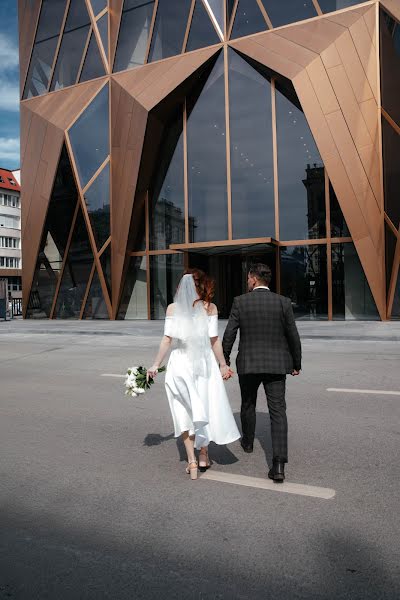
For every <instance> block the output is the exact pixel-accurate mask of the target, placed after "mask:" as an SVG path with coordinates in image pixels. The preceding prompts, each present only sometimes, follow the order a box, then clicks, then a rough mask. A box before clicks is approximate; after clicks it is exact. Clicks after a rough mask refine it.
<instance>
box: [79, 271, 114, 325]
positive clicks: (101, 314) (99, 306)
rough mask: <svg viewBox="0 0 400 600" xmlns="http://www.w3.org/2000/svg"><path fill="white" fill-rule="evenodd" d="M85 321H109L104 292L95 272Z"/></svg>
mask: <svg viewBox="0 0 400 600" xmlns="http://www.w3.org/2000/svg"><path fill="white" fill-rule="evenodd" d="M83 318H84V319H108V318H109V317H108V312H107V305H106V303H105V300H104V295H103V290H102V289H101V285H100V279H99V276H98V274H97V271H95V273H94V276H93V280H92V283H91V285H90V291H89V295H88V297H87V301H86V305H85V310H84V313H83Z"/></svg>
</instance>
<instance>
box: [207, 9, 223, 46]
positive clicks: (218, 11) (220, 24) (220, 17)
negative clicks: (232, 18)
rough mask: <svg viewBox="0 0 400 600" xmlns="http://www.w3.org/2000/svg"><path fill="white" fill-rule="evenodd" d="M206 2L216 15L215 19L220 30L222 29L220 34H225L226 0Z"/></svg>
mask: <svg viewBox="0 0 400 600" xmlns="http://www.w3.org/2000/svg"><path fill="white" fill-rule="evenodd" d="M205 2H206V4H207V5H208V7H209V9H210V10H211V12H212V14H213V15H214V17H215V20H216V21H217V24H218V27H219V30H220V35H221V37H223V36H224V2H225V0H205Z"/></svg>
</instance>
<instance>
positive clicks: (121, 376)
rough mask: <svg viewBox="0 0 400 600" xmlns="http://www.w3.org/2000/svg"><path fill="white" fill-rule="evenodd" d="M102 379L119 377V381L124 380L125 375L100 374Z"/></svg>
mask: <svg viewBox="0 0 400 600" xmlns="http://www.w3.org/2000/svg"><path fill="white" fill-rule="evenodd" d="M101 376H102V377H119V378H121V379H124V377H125V375H120V374H119V373H102V374H101Z"/></svg>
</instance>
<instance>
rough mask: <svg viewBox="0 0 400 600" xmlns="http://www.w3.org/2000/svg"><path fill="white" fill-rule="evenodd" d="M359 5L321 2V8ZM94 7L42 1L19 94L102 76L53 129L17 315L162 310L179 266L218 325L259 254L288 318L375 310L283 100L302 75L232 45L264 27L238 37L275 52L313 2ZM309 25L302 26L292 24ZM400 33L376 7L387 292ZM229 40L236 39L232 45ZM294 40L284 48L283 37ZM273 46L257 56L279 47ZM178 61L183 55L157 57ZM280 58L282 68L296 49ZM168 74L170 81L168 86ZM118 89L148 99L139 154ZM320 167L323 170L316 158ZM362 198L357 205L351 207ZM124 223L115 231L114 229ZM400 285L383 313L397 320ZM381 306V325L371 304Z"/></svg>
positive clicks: (348, 236) (399, 222) (312, 12)
mask: <svg viewBox="0 0 400 600" xmlns="http://www.w3.org/2000/svg"><path fill="white" fill-rule="evenodd" d="M357 3H358V2H354V1H352V0H337V1H336V0H319V6H320V8H321V10H322V12H323V13H329V12H331V11H336V10H340V9H342V8H348V7H351V6H352V5H355V4H357ZM108 4H109V3H108V2H106V0H71V1H70V2H66V0H51V1H50V0H43V2H42V7H41V11H40V14H39V20H38V27H37V31H36V34H35V38H34V43H33V47H32V52H31V57H30V63H29V68H28V74H27V77H26V81H25V83H24V92H23V98H25V99H27V102H29V99H30V98H31V97H32V96H37V95H39V94H44V93H47V92H49V91H56V90H60V91H59V92H58V94H60V97H61V95H63V94H67V93H68V90H67V89H65V88H68V87H70V86H74V85H76V84H78V83H81V82H87V81H91V80H93V79H96V78H98V77H104V83H103V81H101V82H98V86H102V87H101V89H100V90H99V91H98V92H96V93H93V97H92V98H90V99H88V102H87V104H85V106H84V107H83V109H82V110H81V111H77V113H76V114H75V116H73V115H72V116H71V121H70V123H69V125H68V128H67V130H66V132H65V136H66V146H65V147H64V148H63V150H62V153H61V157H60V159H59V165H58V169H57V173H56V177H55V182H54V185H53V190H52V194H51V198H50V202H49V207H48V210H47V215H46V219H45V222H44V225H43V229H42V230H41V241H40V248H39V253H38V256H37V261H36V268H35V272H34V276H33V280H32V287H31V290H30V298H29V306H28V307H27V313H26V314H27V316H28V317H37V316H43V317H47V318H49V317H50V318H62V319H108V318H111V317H112V318H114V317H116V318H118V319H148V318H151V319H163V318H164V316H165V312H166V308H167V306H168V304H169V303H170V302H172V301H173V297H174V294H175V291H176V288H177V284H178V282H179V279H180V277H181V276H182V274H183V272H184V270H185V269H186V268H188V267H195V266H197V267H199V268H202V269H204V270H206V271H207V272H209V273H210V275H211V276H213V277H214V278H215V281H216V294H215V301H216V303H217V305H218V307H219V311H220V316H221V317H224V318H225V317H227V316H228V315H229V312H230V308H231V305H232V301H233V297H234V296H236V295H239V294H241V293H244V292H245V291H246V278H247V271H248V268H249V265H250V263H251V262H253V261H261V262H266V263H267V264H269V266H270V267H271V269H272V273H273V279H272V282H271V289H272V290H273V291H276V292H277V293H281V294H283V295H285V296H288V297H289V298H290V299H291V302H292V306H293V310H294V313H295V316H296V318H297V319H303V320H315V319H322V320H325V319H331V318H333V319H348V320H354V319H372V320H374V319H378V318H379V313H378V310H377V306H376V304H375V301H374V297H373V295H372V293H371V289H370V287H369V284H368V281H367V276H366V273H367V270H365V271H364V269H363V265H364V267H365V260H366V259H365V255H364V256H363V255H362V254H361V255H360V256H361V257H362V260H363V265H362V264H361V262H360V258H359V256H358V253H357V248H362V241H363V240H361V241H360V240H359V239H358V238H357V236H356V232H357V227H356V225H354V222H352V221H351V219H352V218H353V217H352V210H351V207H350V206H348V205H347V202H348V199H347V198H346V197H344V195H343V192H342V190H341V189H340V186H339V185H337V186H336V182H337V181H338V179H335V177H334V176H333V175H331V177H332V181H333V182H334V183H335V186H336V187H337V188H338V189H336V190H335V189H334V187H333V185H332V183H331V181H330V179H329V176H328V172H327V170H326V168H325V164H324V161H323V159H322V156H321V154H322V155H323V156H324V157H325V158H326V157H327V156H328V155H327V154H324V152H323V149H324V148H323V145H322V144H321V147H320V149H318V147H317V144H316V142H315V140H314V137H313V133H312V131H311V129H310V126H309V124H308V122H307V119H306V116H305V113H304V111H303V107H302V105H301V104H300V101H299V98H298V96H297V94H296V90H295V86H297V85H298V82H297V81H295V79H293V83H292V82H291V81H290V80H289V79H286V78H285V77H284V76H283V75H281V74H280V73H279V72H276V71H273V70H272V68H269V67H267V66H266V65H269V64H270V63H268V60H267V59H266V60H265V61H264V65H262V64H260V63H258V62H256V60H255V59H254V58H251V57H250V56H246V55H245V54H244V52H245V51H246V50H243V48H245V44H243V45H242V46H240V48H241V51H240V52H239V50H238V48H239V46H238V45H237V44H236V40H237V39H238V38H240V37H243V36H252V35H253V34H259V33H260V32H266V33H265V35H262V36H259V35H256V36H255V37H254V39H253V38H249V40H248V42H249V47H255V45H256V44H257V41H258V40H260V39H261V40H267V39H268V40H272V42H271V44H272V45H273V43H274V40H276V39H277V38H278V37H279V38H280V40H283V38H284V36H285V34H284V33H283V32H281V33H280V32H279V31H277V32H276V34H275V33H273V32H269V30H273V29H274V28H281V27H283V26H285V25H288V24H290V31H293V30H294V29H293V27H296V25H292V24H294V23H296V22H302V21H305V20H309V19H313V18H315V17H317V16H318V15H317V8H316V7H317V2H314V1H312V0H301V1H299V0H285V1H283V0H238V1H237V2H236V1H234V0H226V1H225V0H195V2H192V0H158V1H157V2H155V1H154V0H124V1H123V2H121V5H122V6H121V9H118V8H117V9H115V7H114V8H113V11H111V10H109V6H108ZM114 9H115V10H116V12H117V13H118V10H119V13H118V15H119V16H118V23H116V20H115V19H116V17H115V14H114ZM346 14H347V13H346ZM119 17H121V18H120V19H119ZM113 19H114V21H113ZM318 19H319V21H318V23H320V22H321V20H320V17H318ZM322 19H323V18H322ZM329 19H330V18H328V20H329ZM306 27H307V24H305V23H301V28H302V29H301V31H302V32H304V31H305V28H306ZM343 28H345V25H343ZM288 31H289V30H288ZM302 35H303V34H302ZM318 35H319V34H318ZM113 36H114V37H113ZM399 36H400V27H399V24H398V23H397V22H396V21H395V20H394V19H393V18H392V17H390V16H389V15H388V14H387V13H386V12H385V11H384V10H381V12H380V43H381V86H382V90H381V91H382V105H383V110H382V127H381V129H382V147H383V166H384V192H385V200H384V202H385V205H384V206H385V213H386V217H385V219H386V224H385V225H384V226H383V227H382V229H383V228H384V233H382V239H383V235H384V247H385V263H386V274H385V275H386V277H385V292H386V293H387V294H388V295H389V292H391V291H393V290H390V287H391V281H392V280H393V279H394V275H393V274H394V272H395V270H396V268H397V266H398V265H396V261H397V257H396V242H397V239H398V238H397V236H396V233H395V230H397V229H398V228H399V226H400V203H399V202H398V192H397V190H398V188H399V187H400V169H399V166H398V156H400V135H399V131H400V128H399V124H400V111H399V108H398V107H399V102H398V99H399V96H400V85H399V76H398V72H399V68H398V67H399V66H400V63H399V61H400V58H399V57H400V42H399V39H400V38H399ZM229 39H234V40H235V42H234V43H233V44H232V45H230V42H229ZM98 40H99V41H98ZM100 40H101V43H100ZM364 41H365V40H364ZM263 43H264V42H263ZM321 43H322V41H321ZM290 44H293V49H294V48H295V42H294V41H291V42H290ZM212 45H216V47H215V48H214V49H213V50H210V52H209V53H208V54H207V53H204V56H207V58H205V59H204V60H203V62H201V61H199V64H198V66H197V67H196V69H195V68H194V67H193V69H192V71H190V68H188V69H187V73H188V74H187V75H185V76H184V78H183V79H182V81H178V80H179V71H180V70H182V73H184V72H185V73H186V71H185V70H184V69H183V68H181V65H185V68H186V67H188V65H189V66H192V64H194V63H195V61H197V60H198V57H200V56H202V53H201V52H198V51H199V50H202V49H204V48H207V47H208V46H212ZM284 45H285V47H286V45H287V44H286V42H285V44H284ZM298 45H301V44H300V43H299V44H298ZM109 46H110V47H109ZM258 46H259V47H260V48H263V45H262V44H261V43H260V44H258ZM267 46H268V44H267V45H266V46H265V48H267ZM271 47H272V46H271ZM279 47H280V46H279ZM279 47H278V46H277V48H278V49H276V50H274V49H271V48H269V47H268V50H267V52H275V53H276V54H277V55H278V54H279V52H280V50H279ZM234 48H236V49H234ZM260 48H257V49H258V51H259V52H262V51H261V50H260ZM103 50H104V52H103ZM114 50H115V58H113V52H114ZM188 52H192V53H193V54H192V55H187V53H188ZM178 55H181V56H180V58H179V61H176V60H168V59H170V58H171V57H176V56H178ZM254 56H256V57H257V60H264V59H263V58H262V56H261V54H257V53H255V54H254ZM316 56H317V55H316ZM106 59H107V60H106ZM112 60H114V63H113V64H112V63H111V61H112ZM285 60H286V61H288V60H289V59H288V58H287V57H286V58H285V57H284V58H283V62H282V64H283V63H284V61H285ZM290 60H292V61H293V62H295V63H296V60H295V58H294V56H292V58H291V59H290ZM108 61H110V64H109V65H108V67H107V64H106V63H107V62H108ZM156 61H157V62H158V63H159V64H157V65H155V64H152V65H148V66H146V63H155V62H156ZM164 61H165V64H164ZM277 64H278V63H277ZM296 64H297V63H296ZM275 68H277V69H278V67H277V66H275ZM131 69H132V72H131V73H127V74H124V75H123V76H120V75H116V76H115V77H114V76H111V75H110V72H114V73H117V72H121V71H129V70H131ZM169 69H171V77H169ZM278 70H279V69H278ZM282 72H283V70H282ZM154 73H157V77H158V76H159V77H160V81H162V82H165V86H164V87H165V90H167V88H168V91H165V90H161V92H160V98H161V99H159V98H158V96H157V94H158V93H159V87H162V86H163V85H164V83H162V84H160V86H159V85H158V83H159V82H158V81H155V80H154ZM288 76H289V75H288ZM130 77H131V79H130ZM175 77H176V80H177V83H176V85H175V87H172V86H171V87H169V86H170V82H171V81H173V80H174V78H175ZM152 78H153V79H152ZM110 80H111V83H110ZM131 82H132V84H134V85H135V86H137V88H135V91H134V92H132V90H131V88H130V83H131ZM114 84H115V88H114V87H113V86H114ZM95 85H96V84H95ZM118 86H119V87H122V88H124V90H125V93H126V97H127V96H128V95H129V94H131V95H132V97H133V98H134V99H135V101H137V102H139V103H140V102H141V99H140V95H141V94H143V97H144V98H145V101H144V103H143V114H144V111H145V110H147V109H146V108H145V107H146V106H150V105H151V106H154V108H151V109H149V111H148V112H149V114H148V121H147V124H146V128H145V132H144V143H143V149H142V150H141V149H140V147H139V144H141V143H142V140H139V138H138V137H137V131H138V129H139V126H138V123H139V121H138V120H137V115H136V114H135V108H133V109H132V108H126V106H125V99H123V98H122V97H123V94H122V93H121V92H120V90H119V89H118ZM86 87H87V88H88V86H86ZM86 87H85V88H84V89H86ZM88 89H89V88H88ZM97 89H98V87H97ZM61 90H62V91H61ZM110 90H111V92H110ZM163 91H165V97H162V92H163ZM58 94H57V95H58ZM118 94H120V96H118ZM153 95H154V98H153ZM299 95H300V94H299ZM117 96H118V100H117V102H118V109H117V108H116V107H115V104H114V105H113V102H116V98H117ZM53 97H54V96H53ZM300 97H301V99H302V102H304V101H306V100H303V96H300ZM120 99H122V101H121V102H120ZM153 100H154V102H153ZM367 101H368V102H369V100H367V99H366V102H367ZM126 104H127V103H126ZM44 105H45V103H44ZM133 106H136V105H133ZM43 110H44V109H43ZM366 110H367V108H366ZM138 112H140V111H138ZM110 113H111V115H112V119H111V123H110ZM120 114H121V119H123V118H124V117H126V123H128V122H129V123H130V124H128V125H127V127H126V128H125V127H124V128H122V127H120V124H119V123H120V122H119V118H120ZM307 114H308V113H307ZM128 117H129V119H130V120H129V119H128ZM347 117H348V118H350V116H348V115H347ZM364 117H365V118H367V116H366V115H364ZM141 118H142V116H140V119H141ZM121 122H122V121H121ZM124 123H125V121H124ZM110 125H111V127H110ZM142 125H143V124H142V123H141V124H140V127H142ZM120 129H124V130H123V131H119V130H120ZM143 129H144V128H143ZM110 130H112V132H111V131H110ZM111 139H112V142H113V143H112V145H111ZM316 139H319V138H318V137H316ZM140 151H141V152H142V154H141V156H140ZM320 151H321V153H320ZM133 156H134V157H135V158H133ZM138 157H139V158H138ZM134 161H136V163H135V164H134ZM326 164H327V169H330V168H331V167H330V164H331V163H330V162H328V159H327V158H326ZM133 173H134V175H135V177H133ZM367 176H368V174H367ZM121 190H123V192H121ZM121 195H122V196H124V197H123V198H121ZM125 196H129V198H127V197H125ZM358 204H359V205H360V207H361V209H362V210H364V208H365V207H364V206H363V202H362V201H360V202H359V203H358ZM342 208H343V210H344V213H345V214H346V217H347V218H348V219H349V223H346V219H345V217H344V214H343V211H342ZM353 208H354V207H353ZM357 208H358V207H357ZM119 210H121V213H120V212H119ZM353 212H355V211H353ZM383 216H384V215H383V214H382V221H383ZM12 218H14V217H12V215H8V214H3V212H2V214H1V215H0V226H3V227H5V228H7V227H10V228H11V226H12V221H11V219H12ZM363 218H364V217H363ZM365 218H366V220H367V219H368V218H369V215H367V214H366V215H365ZM121 222H123V223H122V224H123V225H126V236H127V237H126V238H124V240H123V241H121V240H120V239H117V237H116V234H115V231H116V230H118V228H120V229H121V230H122V226H121ZM128 226H129V231H128ZM352 231H353V232H354V242H353V239H352ZM11 233H12V232H10V233H9V234H8V233H7V232H5V234H4V236H2V237H1V238H0V244H1V240H2V239H4V240H11V239H12V235H11ZM39 235H40V234H39ZM126 239H127V242H126ZM7 243H8V242H7ZM359 244H360V246H359ZM116 265H117V266H118V269H120V275H118V276H116V275H115V272H114V271H113V269H114V268H116ZM382 266H383V261H382ZM119 277H120V279H119ZM370 281H371V280H370ZM112 286H116V287H117V289H114V287H112ZM399 286H400V283H399V282H397V291H396V294H395V300H394V303H393V310H392V318H399V317H400V309H399V301H398V293H399ZM112 292H113V294H112ZM374 293H375V299H377V302H378V306H379V301H378V296H379V295H378V293H377V291H376V289H374ZM116 297H117V298H118V300H117V305H116V306H114V305H113V302H115V298H116ZM379 311H380V315H381V317H382V314H383V313H382V307H379Z"/></svg>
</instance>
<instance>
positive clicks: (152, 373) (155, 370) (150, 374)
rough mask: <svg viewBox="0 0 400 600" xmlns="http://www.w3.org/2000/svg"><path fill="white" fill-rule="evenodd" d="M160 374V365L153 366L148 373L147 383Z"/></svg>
mask: <svg viewBox="0 0 400 600" xmlns="http://www.w3.org/2000/svg"><path fill="white" fill-rule="evenodd" d="M157 373H158V365H152V366H151V367H150V368H149V369H147V373H146V379H147V381H149V379H150V378H151V379H154V377H155V376H156V375H157Z"/></svg>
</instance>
